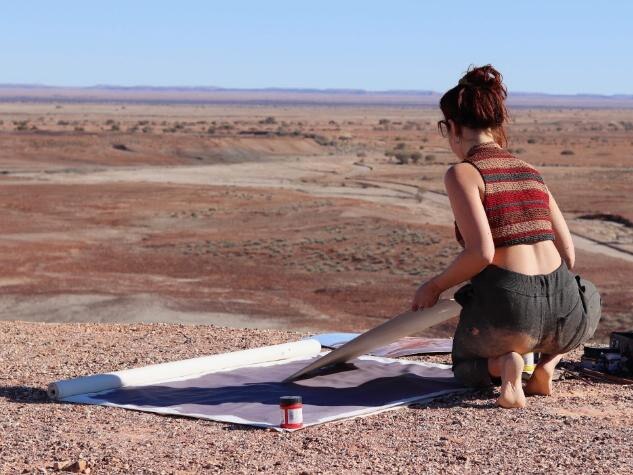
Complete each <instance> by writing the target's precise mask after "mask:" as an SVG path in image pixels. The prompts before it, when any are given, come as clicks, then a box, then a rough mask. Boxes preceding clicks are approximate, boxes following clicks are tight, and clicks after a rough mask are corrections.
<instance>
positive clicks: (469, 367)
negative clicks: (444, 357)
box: [453, 358, 494, 388]
mask: <svg viewBox="0 0 633 475" xmlns="http://www.w3.org/2000/svg"><path fill="white" fill-rule="evenodd" d="M453 375H454V376H455V379H456V380H457V381H459V383H460V384H462V385H464V386H467V387H471V388H483V387H488V386H493V385H494V382H493V380H492V378H491V376H490V372H489V371H488V359H487V358H473V359H467V360H463V361H459V362H457V363H454V364H453Z"/></svg>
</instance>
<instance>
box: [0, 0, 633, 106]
mask: <svg viewBox="0 0 633 475" xmlns="http://www.w3.org/2000/svg"><path fill="white" fill-rule="evenodd" d="M632 21H633V2H631V1H606V2H595V1H574V2H572V1H553V0H550V1H530V2H528V1H512V2H511V1H504V2H501V1H488V2H462V1H452V2H441V1H437V0H435V1H433V2H431V1H429V2H427V1H422V0H417V1H415V0H391V1H388V0H384V1H372V0H365V1H355V0H350V1H345V0H338V1H330V0H319V1H317V2H312V1H311V2H308V1H303V2H302V1H299V0H295V1H293V2H291V1H282V0H268V1H263V0H262V1H256V0H252V1H247V0H224V1H222V2H219V1H213V0H209V1H188V0H180V1H172V2H166V1H160V0H155V1H145V0H136V1H132V0H128V1H118V0H111V1H108V2H96V1H90V0H83V1H64V0H57V1H55V2H53V1H14V2H3V5H2V11H1V13H0V44H2V50H1V51H2V53H1V57H2V61H1V63H0V64H1V65H2V69H1V70H0V83H30V84H33V83H37V84H51V85H63V86H89V85H95V84H117V85H127V86H129V85H155V86H175V85H184V86H199V85H207V86H221V87H236V88H257V87H299V88H355V89H356V88H357V89H369V90H385V89H431V90H436V91H445V90H446V89H448V88H450V87H452V86H453V85H454V84H455V83H456V82H457V80H458V79H459V77H460V76H461V74H462V73H463V72H465V70H466V69H467V67H468V65H469V64H471V63H472V64H475V65H481V64H486V63H491V64H493V65H494V66H495V67H497V69H499V70H500V71H501V73H502V74H503V76H504V80H505V82H506V84H507V86H508V88H509V89H510V90H511V91H534V92H536V91H538V92H548V93H565V94H574V93H598V94H633V81H631V78H633V60H632V59H631V58H632V57H633V53H631V47H632V46H633V27H632V26H631V23H632Z"/></svg>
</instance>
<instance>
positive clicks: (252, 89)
mask: <svg viewBox="0 0 633 475" xmlns="http://www.w3.org/2000/svg"><path fill="white" fill-rule="evenodd" d="M0 88H26V89H35V88H42V89H120V90H135V89H136V90H141V89H146V90H147V89H152V90H165V91H168V90H172V91H177V90H189V91H194V90H206V91H231V92H237V91H244V92H261V91H276V92H284V91H288V92H299V93H300V92H306V93H315V92H316V93H355V94H398V93H401V94H424V95H432V94H437V95H442V94H443V93H442V92H439V91H435V90H432V89H362V88H345V87H331V88H330V87H326V88H318V87H292V86H288V87H280V86H268V87H224V86H213V85H207V86H204V85H198V86H182V85H180V86H177V85H172V86H153V85H150V84H137V85H130V86H124V85H119V84H93V85H90V86H64V85H52V84H41V83H0ZM512 94H520V95H544V96H581V97H587V96H590V97H604V98H609V97H613V98H622V97H628V98H633V93H613V94H602V93H593V92H576V93H556V92H542V91H510V90H508V96H510V95H512Z"/></svg>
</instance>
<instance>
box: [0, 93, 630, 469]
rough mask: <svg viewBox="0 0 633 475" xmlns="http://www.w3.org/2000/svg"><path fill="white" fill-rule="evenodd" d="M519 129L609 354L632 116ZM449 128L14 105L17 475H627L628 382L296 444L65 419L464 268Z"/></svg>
mask: <svg viewBox="0 0 633 475" xmlns="http://www.w3.org/2000/svg"><path fill="white" fill-rule="evenodd" d="M510 113H511V118H512V121H511V123H510V125H509V127H508V129H507V131H508V137H509V142H508V147H507V148H508V149H509V150H510V151H512V152H513V153H515V154H516V156H518V157H519V158H521V159H524V160H526V161H527V162H529V163H531V164H532V165H534V166H535V167H537V168H538V169H539V170H540V171H541V173H542V174H543V177H544V179H545V181H546V183H547V185H548V187H549V189H550V190H551V192H552V194H553V195H554V196H555V198H556V200H557V202H558V204H559V206H560V208H561V209H562V211H563V213H564V215H565V217H566V219H567V222H568V224H569V227H570V230H571V231H572V233H573V234H574V240H575V244H576V265H575V268H574V271H575V272H576V273H579V274H580V275H582V276H584V277H586V278H588V279H590V280H592V281H593V282H594V283H595V284H596V285H597V287H598V289H599V290H600V291H601V295H602V298H603V316H602V321H601V323H600V326H599V328H598V331H597V332H596V335H595V337H594V339H595V341H596V342H606V341H607V340H608V337H609V334H610V332H611V331H614V330H630V329H631V327H633V317H632V316H633V288H632V286H631V282H633V200H631V197H630V190H631V184H632V183H633V113H632V112H631V109H628V108H617V107H610V108H599V107H571V106H566V107H542V106H541V107H529V106H525V105H523V106H521V107H514V108H511V110H510ZM441 118H442V117H441V113H440V111H439V108H437V107H432V106H425V107H413V106H404V105H391V104H381V105H372V104H353V105H350V104H335V103H332V104H329V103H328V104H325V105H319V104H314V103H309V104H303V103H297V104H274V103H265V102H264V103H259V104H253V103H248V102H243V103H240V102H239V101H238V102H235V103H227V104H206V103H200V104H196V103H186V104H178V103H160V102H157V103H138V102H124V101H123V102H121V101H114V100H108V101H100V102H85V101H77V102H73V101H69V100H66V99H63V98H62V100H59V101H55V100H48V101H38V100H30V101H17V100H16V101H8V100H7V101H4V102H2V103H0V210H1V215H2V223H3V225H2V227H1V228H0V264H1V268H2V272H1V273H0V320H1V321H0V329H1V331H0V361H1V362H2V367H3V372H2V375H1V378H2V382H1V385H0V427H1V430H0V471H2V472H3V473H20V472H23V473H44V472H47V471H48V472H51V471H56V470H61V469H62V467H64V465H63V463H65V462H68V461H70V462H77V461H84V463H85V466H86V467H88V472H91V473H200V472H220V471H225V472H245V473H251V472H255V471H271V472H272V471H278V472H291V473H302V472H305V473H325V472H337V473H338V472H347V473H358V472H363V473H370V472H375V471H378V472H382V471H402V472H405V473H421V472H431V473H434V472H440V471H441V472H450V473H453V472H456V473H457V472H459V473H464V472H466V473H469V472H478V473H480V472H481V473H485V472H494V473H499V472H502V473H505V472H508V471H516V470H521V471H531V472H538V471H545V470H547V471H551V472H565V471H567V472H568V471H570V470H571V471H572V472H577V471H585V470H587V469H588V470H590V471H594V472H597V473H623V470H626V469H627V468H628V469H630V466H631V463H632V462H633V459H632V456H631V451H630V447H631V441H632V440H633V438H632V436H633V432H632V429H631V427H630V424H628V423H627V422H626V421H627V420H629V419H630V417H631V416H633V405H632V404H631V402H632V401H633V393H632V392H631V389H630V386H629V387H623V386H617V385H609V384H605V383H597V382H591V381H586V380H580V379H573V378H567V379H563V380H561V381H558V382H557V383H556V385H555V393H554V395H553V396H551V397H534V398H530V402H529V404H528V408H526V409H521V410H516V411H503V410H500V409H495V408H494V407H493V405H492V402H493V401H494V398H495V395H494V391H481V392H475V393H473V394H472V395H468V396H467V397H464V396H460V397H449V398H443V399H440V400H437V401H434V402H432V403H429V404H427V405H424V406H422V407H418V408H415V409H403V410H399V411H393V412H388V413H383V414H378V415H375V416H370V417H368V418H363V419H356V420H351V421H343V422H340V423H336V424H330V425H325V426H317V427H313V428H307V429H305V430H303V431H299V432H295V433H292V434H278V433H275V432H267V431H262V430H260V429H248V428H243V427H240V426H233V425H230V424H220V423H211V422H206V421H200V420H191V419H182V418H175V417H164V416H158V415H154V414H146V413H134V412H132V411H124V410H122V409H116V408H108V407H100V406H78V405H70V404H57V403H52V402H49V401H48V400H47V398H46V395H45V392H44V389H45V386H46V383H47V382H51V381H54V380H58V379H64V378H70V377H74V376H79V375H84V374H93V373H98V372H106V371H112V370H117V369H123V368H128V367H135V366H143V365H146V364H152V363H155V362H162V361H170V360H174V359H183V358H188V357H193V356H199V355H203V354H211V353H219V352H224V351H231V350H237V349H242V348H248V347H253V346H258V345H266V344H273V343H279V342H283V341H292V340H295V339H298V338H300V337H302V336H305V335H309V334H312V333H316V332H327V331H363V330H366V329H368V328H371V327H373V326H375V325H377V324H379V323H381V322H383V321H385V320H386V319H388V318H390V317H392V316H394V315H396V314H398V313H400V312H402V311H403V310H405V309H407V308H408V307H409V304H410V301H411V298H412V296H413V293H414V291H415V289H416V288H417V286H418V285H419V284H420V283H422V282H424V280H425V279H427V278H430V277H432V276H433V275H435V273H438V272H441V270H442V269H443V268H444V267H445V266H446V265H448V264H449V263H450V262H451V260H452V259H453V258H454V257H455V256H456V255H457V254H458V253H459V251H460V250H461V248H460V246H459V244H458V243H457V242H456V241H455V239H454V234H453V217H452V213H451V209H450V205H449V203H448V199H447V197H446V195H445V192H444V187H443V175H444V173H445V171H446V169H447V168H448V167H449V166H450V165H451V164H453V163H455V162H456V161H457V158H456V157H455V156H454V155H453V154H452V152H451V150H450V148H449V147H448V144H447V142H446V139H444V138H442V137H441V136H439V134H438V132H437V127H436V123H437V121H438V120H439V119H441ZM455 322H456V319H453V320H451V321H449V322H447V323H445V324H443V325H440V326H438V327H435V328H432V329H430V330H428V331H427V332H426V333H425V334H426V335H428V336H438V337H440V336H451V335H452V331H453V329H454V328H455ZM579 355H580V352H579V351H576V352H575V353H573V354H571V355H569V359H574V358H575V359H576V360H577V359H578V358H579ZM439 360H441V361H444V362H448V360H447V359H446V358H444V359H442V358H439ZM500 427H501V429H499V428H500ZM82 467H84V465H82ZM80 468H81V467H80ZM84 473H86V471H85V470H84Z"/></svg>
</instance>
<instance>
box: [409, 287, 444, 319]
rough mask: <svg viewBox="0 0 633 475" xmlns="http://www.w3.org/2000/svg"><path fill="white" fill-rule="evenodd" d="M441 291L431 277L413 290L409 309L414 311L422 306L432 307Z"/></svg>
mask: <svg viewBox="0 0 633 475" xmlns="http://www.w3.org/2000/svg"><path fill="white" fill-rule="evenodd" d="M441 293H442V291H441V289H440V288H439V287H438V286H437V285H436V284H435V282H433V280H432V279H431V280H429V281H427V282H425V283H424V284H422V285H420V286H419V287H418V290H416V291H415V295H414V296H413V302H411V311H413V312H416V311H417V310H421V309H423V308H428V307H432V306H433V305H435V304H436V303H437V301H438V299H439V298H440V294H441Z"/></svg>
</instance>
